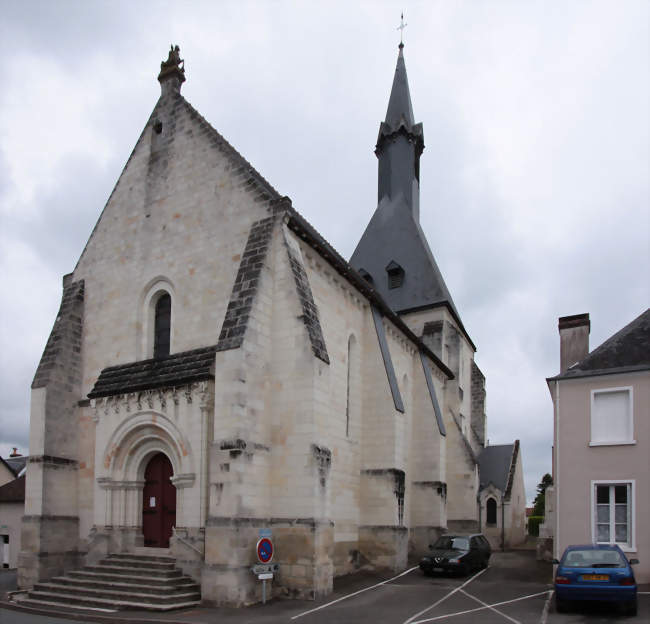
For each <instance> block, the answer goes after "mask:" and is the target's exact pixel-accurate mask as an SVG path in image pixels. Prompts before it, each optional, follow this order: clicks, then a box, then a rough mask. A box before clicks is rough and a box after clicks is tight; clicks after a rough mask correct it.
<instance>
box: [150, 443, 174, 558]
mask: <svg viewBox="0 0 650 624" xmlns="http://www.w3.org/2000/svg"><path fill="white" fill-rule="evenodd" d="M172 475H173V469H172V464H171V462H170V461H169V459H168V458H167V456H166V455H165V454H164V453H158V454H157V455H154V456H153V457H152V458H151V460H150V461H149V463H148V464H147V468H146V469H145V471H144V478H145V484H144V490H143V491H142V532H143V533H144V545H145V546H153V547H157V548H169V538H170V537H171V535H172V527H173V526H174V525H175V524H176V488H175V487H174V486H173V484H172V482H171V481H170V478H171V476H172Z"/></svg>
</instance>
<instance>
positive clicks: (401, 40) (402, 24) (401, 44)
mask: <svg viewBox="0 0 650 624" xmlns="http://www.w3.org/2000/svg"><path fill="white" fill-rule="evenodd" d="M401 17H402V19H401V21H400V25H399V26H398V27H397V28H396V30H399V45H400V47H404V40H403V35H404V29H405V28H406V27H407V26H408V24H405V23H404V11H402V16H401Z"/></svg>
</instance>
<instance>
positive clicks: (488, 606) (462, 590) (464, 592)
mask: <svg viewBox="0 0 650 624" xmlns="http://www.w3.org/2000/svg"><path fill="white" fill-rule="evenodd" d="M460 593H461V594H465V596H467V597H468V598H471V599H472V600H476V602H478V603H479V604H482V605H483V606H484V607H485V608H486V609H491V610H492V611H494V612H495V613H498V614H499V615H502V616H503V617H504V618H506V620H510V621H511V622H514V624H521V622H520V621H519V620H515V619H514V618H511V617H510V616H509V615H506V614H505V613H501V611H499V610H498V609H495V608H494V607H493V606H492V605H489V604H488V603H487V602H483V601H482V600H479V599H478V598H477V597H476V596H472V594H468V593H467V592H466V591H465V590H464V589H461V590H460Z"/></svg>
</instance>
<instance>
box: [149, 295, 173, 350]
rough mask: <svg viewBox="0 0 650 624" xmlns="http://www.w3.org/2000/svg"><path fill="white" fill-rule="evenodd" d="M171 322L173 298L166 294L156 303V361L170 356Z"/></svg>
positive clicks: (154, 345)
mask: <svg viewBox="0 0 650 624" xmlns="http://www.w3.org/2000/svg"><path fill="white" fill-rule="evenodd" d="M171 320H172V298H171V297H170V296H169V295H168V294H167V293H165V294H164V295H161V296H160V297H159V298H158V301H156V312H155V321H154V340H153V356H154V358H156V359H157V358H163V357H165V356H167V355H169V342H170V340H169V336H170V331H171Z"/></svg>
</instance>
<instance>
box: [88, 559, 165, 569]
mask: <svg viewBox="0 0 650 624" xmlns="http://www.w3.org/2000/svg"><path fill="white" fill-rule="evenodd" d="M98 565H107V566H118V567H122V566H123V567H127V568H147V569H150V570H173V569H174V568H175V566H176V561H174V560H173V559H169V560H167V561H160V560H158V561H149V560H146V559H140V558H136V557H108V558H106V559H102V560H101V561H100V562H99V564H98Z"/></svg>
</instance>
